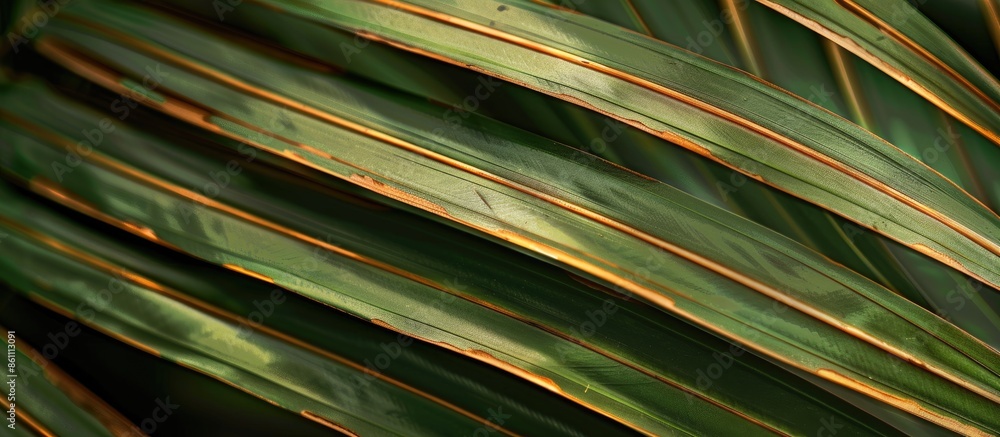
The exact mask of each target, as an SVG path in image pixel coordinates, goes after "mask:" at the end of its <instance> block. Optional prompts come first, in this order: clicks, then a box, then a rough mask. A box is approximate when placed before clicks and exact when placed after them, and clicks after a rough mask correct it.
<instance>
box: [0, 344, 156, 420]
mask: <svg viewBox="0 0 1000 437" xmlns="http://www.w3.org/2000/svg"><path fill="white" fill-rule="evenodd" d="M0 331H3V332H5V333H8V335H13V336H15V340H14V345H15V346H16V349H15V350H14V351H12V352H13V353H14V361H13V363H14V364H15V365H16V367H15V368H14V369H15V370H16V372H18V373H19V374H20V375H21V376H22V377H23V378H24V379H21V380H20V381H18V385H17V389H16V398H15V408H17V409H18V410H19V415H20V416H21V417H20V418H19V419H21V420H24V423H25V424H26V425H27V428H29V429H31V431H24V430H22V431H21V433H22V434H19V435H33V434H39V435H67V434H70V433H72V434H74V435H80V436H141V435H145V434H143V433H142V432H141V431H140V430H139V428H138V427H137V426H136V425H134V424H132V422H129V421H128V420H127V419H126V418H125V417H123V416H122V415H121V413H119V412H117V411H115V410H114V408H111V406H110V405H108V404H107V403H106V402H104V401H103V400H101V398H99V397H97V396H96V395H95V394H94V393H92V392H91V391H90V390H88V389H87V388H86V387H84V386H83V385H81V384H80V383H79V382H77V381H75V380H74V379H73V378H72V377H70V376H69V375H67V374H66V373H65V372H64V371H63V370H62V369H59V368H58V367H57V366H56V365H54V364H52V363H51V362H49V361H48V360H46V359H45V358H44V357H43V356H42V354H41V353H39V352H38V351H37V350H36V349H34V348H32V347H31V346H29V345H28V344H27V343H26V342H25V341H24V340H23V339H18V338H17V337H16V336H17V331H16V330H10V329H5V328H4V327H0ZM8 362H10V361H8ZM22 381H23V382H22ZM0 404H2V405H3V406H4V407H5V408H4V409H5V410H6V409H9V408H10V402H9V398H8V397H7V396H4V397H2V398H0ZM7 429H8V431H7V432H11V433H13V432H14V431H10V428H7ZM15 430H16V427H15Z"/></svg>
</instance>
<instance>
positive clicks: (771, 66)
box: [524, 0, 1000, 345]
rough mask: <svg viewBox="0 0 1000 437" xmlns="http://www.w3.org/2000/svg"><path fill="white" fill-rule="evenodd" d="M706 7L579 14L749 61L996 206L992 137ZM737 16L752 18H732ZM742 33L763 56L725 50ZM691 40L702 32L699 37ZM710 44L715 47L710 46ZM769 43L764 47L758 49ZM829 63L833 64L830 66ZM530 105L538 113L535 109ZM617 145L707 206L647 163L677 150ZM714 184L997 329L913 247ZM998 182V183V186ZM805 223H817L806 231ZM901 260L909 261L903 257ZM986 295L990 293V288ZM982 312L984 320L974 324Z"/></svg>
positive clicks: (734, 61) (780, 21)
mask: <svg viewBox="0 0 1000 437" xmlns="http://www.w3.org/2000/svg"><path fill="white" fill-rule="evenodd" d="M708 5H710V3H702V2H671V3H670V4H669V7H670V9H671V10H672V11H677V12H678V13H677V15H676V16H672V17H670V18H669V19H668V20H667V22H666V23H664V19H663V18H662V17H655V19H654V18H651V19H650V20H646V21H649V22H651V23H655V24H654V25H653V26H652V27H651V28H650V27H649V26H646V25H641V26H640V25H637V24H635V23H634V11H636V10H642V11H646V12H647V14H651V13H652V12H650V11H655V10H657V9H658V8H659V7H662V6H663V5H662V4H655V3H653V2H649V1H646V0H638V1H637V2H635V5H632V3H628V4H626V3H625V2H606V3H605V2H602V3H593V2H589V3H588V2H584V3H581V4H578V5H577V7H579V8H580V11H581V12H585V13H587V14H590V15H593V16H596V17H600V18H602V19H604V20H608V21H611V22H614V23H617V24H620V25H623V26H630V27H631V28H632V29H633V30H635V31H637V32H642V33H647V34H653V35H655V36H657V37H658V38H660V39H663V40H664V41H666V42H670V43H673V44H675V45H678V46H680V47H685V45H687V48H688V49H689V50H695V51H697V52H700V53H704V54H705V55H706V56H710V57H713V58H714V59H717V60H719V61H721V62H725V63H729V64H731V65H733V66H742V65H743V63H746V64H747V65H749V64H751V63H752V64H754V65H757V67H754V68H753V71H758V70H760V71H763V72H764V73H763V74H762V75H761V77H762V78H764V79H766V80H769V81H771V82H773V83H775V84H777V85H779V86H781V87H784V88H786V89H788V90H789V91H791V92H793V93H796V94H797V95H799V96H800V97H803V98H807V99H808V100H810V101H813V102H815V103H817V104H819V105H822V106H824V107H826V108H827V109H830V110H831V111H834V112H836V113H838V114H840V115H842V116H844V117H848V118H851V119H852V120H854V121H856V122H857V123H859V124H860V125H862V126H865V127H866V128H867V129H870V130H872V131H873V132H875V133H878V134H879V135H881V136H882V137H883V138H886V139H887V140H889V141H890V142H892V143H893V144H894V145H897V146H899V147H900V148H901V149H903V150H904V151H906V152H907V153H909V154H911V155H913V156H914V157H916V158H920V159H922V160H923V161H924V162H925V163H927V164H928V165H931V166H933V168H935V169H936V170H938V171H941V172H942V173H945V174H947V175H948V178H949V179H951V180H953V181H956V182H960V183H961V185H962V186H963V187H967V189H969V190H970V192H974V193H977V195H976V197H977V198H979V199H981V200H982V201H984V202H989V203H995V202H992V201H991V199H993V198H995V197H996V195H997V194H1000V191H998V190H995V189H993V190H989V189H987V186H988V185H989V184H990V182H989V181H996V180H998V179H997V177H996V173H997V172H996V169H995V168H994V166H991V165H989V164H988V163H989V162H992V161H994V160H995V159H998V156H1000V155H997V153H998V152H1000V149H997V148H996V147H995V145H993V144H992V143H989V141H988V140H986V139H985V138H983V137H981V136H979V135H977V134H975V133H974V132H971V131H966V130H964V129H963V127H962V126H956V125H955V122H953V121H950V120H948V119H947V117H945V116H942V114H941V113H940V112H939V111H938V110H937V109H936V108H934V107H933V106H932V105H931V104H929V103H928V102H926V101H924V100H923V99H922V98H921V97H920V96H918V95H916V94H914V93H912V92H910V91H909V90H907V89H905V88H904V87H902V85H899V84H896V83H895V82H894V81H893V80H892V79H891V78H890V77H888V76H886V75H884V74H882V73H881V72H879V71H878V70H876V69H874V68H873V67H870V66H868V65H867V64H866V63H864V62H863V61H861V60H859V59H852V58H851V55H850V54H848V53H847V52H845V51H843V50H842V49H839V48H837V47H836V46H835V45H834V44H832V43H830V42H829V41H826V40H825V39H823V38H822V37H820V36H818V35H817V34H814V33H812V32H811V31H809V30H808V29H805V28H802V27H799V26H798V25H797V23H795V22H793V21H791V20H788V19H786V18H784V17H782V16H780V15H778V14H777V13H774V12H772V11H770V10H768V9H767V8H766V7H763V6H758V5H756V4H754V3H752V2H735V4H731V3H725V4H724V5H723V6H724V7H722V8H720V9H721V10H718V9H717V10H713V9H712V8H711V7H710V6H708ZM736 13H739V14H740V15H746V17H743V18H740V19H736V18H731V17H734V16H735V15H734V14H736ZM623 16H627V17H626V18H623ZM688 23H700V24H699V25H700V26H702V28H694V29H686V30H685V31H684V32H677V29H679V28H680V29H685V28H686V27H688ZM724 23H725V24H729V27H730V30H731V32H728V33H727V32H726V31H725V27H724ZM685 32H686V33H685ZM715 33H718V35H717V39H716V40H712V39H711V38H710V37H712V36H713V35H714V34H715ZM735 33H738V34H740V35H744V36H743V37H740V38H735V37H734V38H733V39H739V40H741V41H742V42H741V45H744V46H751V47H748V48H747V49H745V50H743V52H744V54H743V58H746V57H756V58H760V59H749V60H746V61H741V60H740V59H738V58H739V57H736V56H734V55H731V54H727V52H726V51H725V50H722V49H723V48H725V47H726V44H724V43H726V42H728V37H729V36H730V35H731V34H735ZM691 35H695V36H696V37H697V39H695V38H694V37H692V36H691ZM705 37H709V38H705ZM754 41H756V43H754ZM706 43H707V44H708V45H703V44H706ZM761 45H762V47H765V48H766V50H765V49H761V48H760V47H757V46H761ZM787 53H795V54H796V56H795V57H789V56H787V55H786V54H787ZM751 61H752V62H751ZM828 64H829V67H828V68H826V67H827V65H828ZM745 68H749V67H745ZM831 70H832V71H831ZM758 74H760V73H758ZM828 87H829V88H828ZM838 91H839V93H838ZM841 96H843V99H841ZM524 104H525V106H529V107H530V106H534V105H532V104H531V103H528V102H525V103H524ZM559 110H561V111H565V110H566V109H563V108H559ZM901 119H902V120H904V121H905V125H906V126H907V128H906V129H899V126H900V125H901ZM928 139H933V141H928ZM615 146H616V148H618V149H627V150H628V152H629V153H633V154H635V155H637V156H635V157H629V158H627V159H625V160H624V161H621V163H622V164H623V165H626V166H631V167H632V168H639V169H642V170H643V171H649V170H652V171H653V173H651V174H654V175H657V177H659V178H661V180H664V181H668V183H670V184H672V185H674V186H676V187H678V188H681V189H684V190H686V191H688V192H691V193H697V195H698V196H699V197H700V198H702V199H705V198H706V195H705V194H704V193H700V192H698V191H696V190H693V189H692V188H691V186H693V187H698V185H699V184H698V183H694V184H692V183H691V182H690V181H689V180H697V177H696V176H695V177H691V176H688V173H687V172H686V169H685V168H684V167H683V166H672V167H671V168H669V171H659V170H657V167H655V166H654V167H650V166H648V165H645V164H644V162H656V161H658V160H659V159H662V158H661V157H662V155H664V154H665V152H669V149H667V150H664V149H662V148H659V149H658V150H656V151H655V153H654V152H652V151H646V150H644V149H641V148H638V149H637V147H636V146H633V145H631V144H629V143H628V142H627V141H622V140H618V141H617V142H616V144H615ZM671 157H672V158H673V159H683V156H678V155H676V154H674V155H672V156H671ZM660 166H661V167H662V166H663V165H662V164H661V165H660ZM715 177H716V178H719V179H721V180H722V181H726V182H725V185H720V187H721V188H720V189H721V190H722V192H723V193H732V192H736V195H725V196H724V198H725V202H724V203H722V204H721V206H723V207H727V208H729V209H730V210H731V211H734V212H737V213H738V214H740V215H742V216H744V217H747V218H750V219H752V220H754V221H757V222H758V223H761V224H764V225H765V226H768V227H771V228H772V229H775V230H777V231H779V232H782V233H784V235H786V236H789V237H791V238H793V239H796V240H797V241H799V242H801V243H803V244H805V245H807V246H808V247H810V248H812V249H814V250H817V251H820V252H821V253H824V254H826V255H827V256H831V257H832V258H833V259H834V260H836V261H837V262H840V263H843V264H845V265H847V266H849V267H851V268H853V269H856V270H857V271H858V272H859V273H862V274H865V275H867V276H868V277H870V278H872V279H873V280H875V281H877V282H879V283H880V284H882V285H883V286H886V287H887V288H890V289H892V290H895V291H897V292H902V294H903V295H904V296H906V297H907V298H908V299H911V300H913V301H914V302H918V303H921V305H924V306H925V308H928V309H929V310H932V311H935V312H938V313H939V314H940V315H942V316H947V317H948V320H949V321H951V322H952V323H956V324H958V325H959V326H961V327H963V328H964V329H967V330H969V331H970V332H975V333H976V335H977V336H978V337H979V338H982V339H984V340H985V339H989V338H993V337H995V335H993V334H986V333H985V332H984V331H983V327H985V326H996V325H997V324H996V322H995V320H996V314H995V312H994V310H993V309H991V307H990V306H989V304H988V303H987V301H986V300H984V299H982V297H983V296H982V295H980V294H979V293H975V292H973V293H968V292H966V295H968V296H970V297H972V299H970V301H971V302H974V306H969V305H964V304H963V306H962V307H961V310H962V317H954V316H953V315H952V313H953V312H954V305H955V304H954V303H953V302H952V301H953V300H954V296H953V295H952V294H953V293H954V291H953V290H954V287H955V285H954V284H955V283H956V281H955V280H954V279H951V278H948V273H947V272H946V269H941V268H935V267H934V266H932V265H929V264H928V263H926V262H923V261H922V260H921V261H919V262H918V258H915V257H914V256H913V254H909V253H906V252H907V251H905V250H903V251H901V250H899V249H898V248H896V247H893V246H892V245H886V244H884V243H883V242H881V241H879V240H878V239H871V238H867V236H865V235H859V232H857V231H856V229H851V228H852V227H849V226H848V225H844V224H841V223H838V221H837V220H835V219H834V218H833V217H831V216H830V215H829V214H828V213H826V212H824V211H823V210H821V209H816V208H803V205H801V204H797V203H793V202H789V201H788V199H787V198H779V197H777V196H773V195H771V194H770V193H768V192H766V191H760V190H757V189H756V187H754V186H752V184H751V183H749V182H748V181H745V180H739V181H736V182H730V181H731V180H734V179H733V176H732V175H729V174H725V173H722V174H720V175H718V176H715ZM737 183H738V184H739V185H737V186H736V187H734V186H732V185H729V184H737ZM992 184H993V185H995V182H994V183H992ZM737 191H738V192H737ZM758 192H759V193H758ZM730 205H736V206H737V207H733V206H730ZM761 205H774V207H775V210H771V209H770V208H768V209H764V210H763V211H757V210H761V209H762V208H761ZM748 212H751V214H748ZM800 222H805V223H810V225H809V226H801V225H800ZM859 237H860V238H859ZM897 253H901V254H902V255H904V256H905V257H904V258H900V257H899V255H896V254H897ZM942 267H943V266H942ZM935 270H936V271H935ZM897 273H899V274H897ZM900 274H901V275H900ZM914 277H919V281H918V282H917V283H913V282H912V280H911V279H910V278H914ZM959 281H961V280H959ZM961 282H964V281H961ZM984 291H985V290H984ZM986 293H987V294H989V291H986ZM986 297H987V298H988V297H990V296H986ZM925 299H926V300H925ZM980 314H981V316H980V317H976V316H978V315H980ZM987 320H994V321H993V322H988V321H987ZM987 341H990V342H991V343H992V344H994V345H996V344H1000V343H997V342H996V341H994V340H987Z"/></svg>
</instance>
